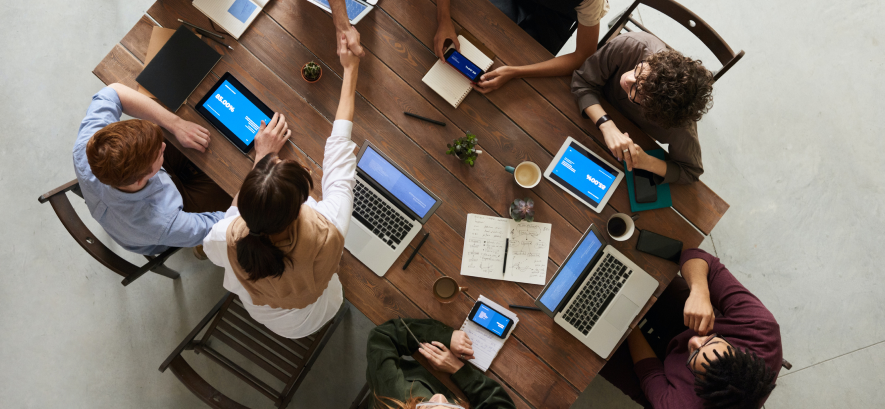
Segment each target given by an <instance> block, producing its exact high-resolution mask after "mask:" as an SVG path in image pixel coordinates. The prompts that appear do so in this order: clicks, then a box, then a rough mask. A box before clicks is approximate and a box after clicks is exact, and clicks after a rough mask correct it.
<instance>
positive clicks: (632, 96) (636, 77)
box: [627, 60, 645, 105]
mask: <svg viewBox="0 0 885 409" xmlns="http://www.w3.org/2000/svg"><path fill="white" fill-rule="evenodd" d="M644 65H645V60H642V61H640V62H639V64H638V65H636V69H634V70H633V80H634V81H633V85H631V86H630V92H629V93H628V94H627V99H629V100H630V102H632V103H634V104H636V105H639V103H638V102H636V94H638V93H639V92H638V91H639V90H638V89H637V86H638V85H639V76H640V75H641V74H642V67H643V66H644Z"/></svg>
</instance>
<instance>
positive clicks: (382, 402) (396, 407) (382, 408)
mask: <svg viewBox="0 0 885 409" xmlns="http://www.w3.org/2000/svg"><path fill="white" fill-rule="evenodd" d="M409 395H410V396H409V397H408V398H407V399H406V400H405V402H403V401H401V400H399V399H394V398H388V397H386V396H378V395H376V394H375V393H374V392H373V393H372V396H374V397H375V409H415V407H416V406H418V404H419V403H423V402H424V398H423V397H421V396H411V391H409ZM451 403H454V404H456V405H460V406H463V407H464V409H470V404H469V403H467V402H464V401H462V400H461V399H458V398H455V401H454V402H451Z"/></svg>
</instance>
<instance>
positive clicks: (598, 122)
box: [596, 115, 612, 129]
mask: <svg viewBox="0 0 885 409" xmlns="http://www.w3.org/2000/svg"><path fill="white" fill-rule="evenodd" d="M611 120H612V119H611V117H609V116H608V115H603V116H601V117H599V120H598V121H596V128H597V129H599V127H600V126H601V125H602V124H604V123H606V122H608V121H611Z"/></svg>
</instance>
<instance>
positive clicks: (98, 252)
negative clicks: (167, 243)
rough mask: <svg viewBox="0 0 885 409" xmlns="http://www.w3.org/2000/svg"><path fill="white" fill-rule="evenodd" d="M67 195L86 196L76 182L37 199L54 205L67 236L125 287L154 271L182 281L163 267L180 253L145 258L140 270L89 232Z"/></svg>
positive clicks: (173, 251)
mask: <svg viewBox="0 0 885 409" xmlns="http://www.w3.org/2000/svg"><path fill="white" fill-rule="evenodd" d="M67 192H73V193H74V194H76V195H77V196H80V198H81V199H82V198H83V194H82V193H81V192H80V184H79V183H78V182H77V179H74V180H72V181H70V182H68V183H65V184H64V185H61V186H59V187H58V188H56V189H54V190H51V191H49V192H47V193H44V194H43V195H42V196H40V197H39V198H37V200H38V201H39V202H40V203H46V202H49V204H51V205H52V209H53V210H55V214H56V216H58V219H59V220H60V221H61V224H63V225H64V226H65V229H67V230H68V233H70V234H71V236H72V237H73V238H74V240H76V241H77V243H79V244H80V247H82V248H83V250H86V252H87V253H89V255H91V256H92V257H93V258H94V259H96V260H98V262H99V263H101V264H103V265H104V266H105V267H107V268H108V269H110V270H111V271H113V272H115V273H117V274H119V275H121V276H123V285H124V286H127V285H129V284H131V283H132V282H133V281H135V280H136V279H137V278H138V277H141V276H142V275H144V274H145V273H147V272H148V271H153V272H155V273H157V274H159V275H162V276H164V277H169V278H171V279H176V278H178V277H179V275H178V273H176V272H175V271H172V270H170V269H169V268H168V267H166V266H164V265H163V263H165V262H166V259H168V258H169V256H171V255H173V254H175V252H176V251H178V250H179V249H178V248H170V249H169V250H166V251H164V252H163V253H162V254H160V255H157V256H145V258H147V259H148V262H147V264H145V265H143V266H141V267H139V266H136V265H135V264H132V263H130V262H128V261H126V260H124V259H123V258H122V257H120V256H118V255H117V254H116V253H114V252H113V251H111V249H109V248H107V247H106V246H105V245H104V244H103V243H102V242H100V241H99V240H98V239H96V238H95V235H94V234H92V232H91V231H89V228H87V227H86V225H85V224H83V220H81V219H80V216H78V215H77V212H76V211H75V210H74V207H73V206H72V205H71V201H70V200H68V196H67Z"/></svg>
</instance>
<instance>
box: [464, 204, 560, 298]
mask: <svg viewBox="0 0 885 409" xmlns="http://www.w3.org/2000/svg"><path fill="white" fill-rule="evenodd" d="M550 228H551V225H550V224H549V223H538V222H527V221H521V222H516V221H514V220H513V219H506V218H503V217H492V216H483V215H479V214H468V215H467V231H466V234H465V235H464V252H463V254H462V255H461V275H463V276H471V277H482V278H488V279H492V280H506V281H514V282H517V283H528V284H537V285H544V284H545V283H546V282H547V256H548V254H549V252H550Z"/></svg>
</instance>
